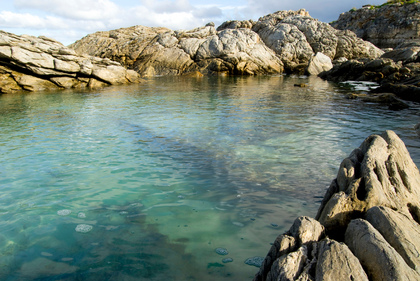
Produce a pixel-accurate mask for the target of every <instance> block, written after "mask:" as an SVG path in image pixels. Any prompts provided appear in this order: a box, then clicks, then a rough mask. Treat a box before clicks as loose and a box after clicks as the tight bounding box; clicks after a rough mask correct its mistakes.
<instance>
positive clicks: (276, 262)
mask: <svg viewBox="0 0 420 281" xmlns="http://www.w3.org/2000/svg"><path fill="white" fill-rule="evenodd" d="M418 237H420V173H419V170H418V168H417V166H416V165H415V164H414V162H413V161H412V159H411V158H410V155H409V153H408V151H407V149H406V147H405V145H404V143H403V142H402V141H401V139H399V137H398V136H397V135H396V134H395V133H394V132H392V131H386V132H384V133H383V134H382V135H380V136H379V135H372V136H370V137H368V138H367V139H366V140H365V141H364V142H363V143H362V144H361V146H360V147H359V148H357V149H355V150H354V151H353V152H352V153H351V154H350V156H349V157H348V158H346V159H344V160H343V162H342V163H341V166H340V169H339V171H338V174H337V178H336V179H334V180H333V181H332V183H331V185H330V187H329V189H328V190H327V192H326V194H325V197H324V199H323V201H322V203H321V206H320V208H319V210H318V214H317V215H316V218H315V219H313V218H310V217H299V218H297V219H296V220H295V222H294V224H293V225H292V227H291V228H290V230H289V231H287V232H286V233H284V234H282V235H279V236H278V237H277V239H276V240H275V241H274V243H273V246H272V247H271V249H270V251H269V252H268V254H267V256H266V257H265V259H264V262H263V264H262V265H261V268H260V271H259V272H258V273H257V274H256V276H255V278H254V280H255V281H262V280H420V258H419V253H420V240H419V239H418Z"/></svg>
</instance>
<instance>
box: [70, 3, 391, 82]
mask: <svg viewBox="0 0 420 281" xmlns="http://www.w3.org/2000/svg"><path fill="white" fill-rule="evenodd" d="M71 47H72V48H74V49H75V50H76V51H77V52H79V53H88V54H90V55H94V56H100V57H103V58H109V59H111V60H115V61H118V62H120V63H121V64H123V65H124V66H126V67H127V68H129V69H134V70H135V71H137V72H138V73H140V74H141V75H142V76H153V75H182V74H185V73H190V72H195V71H199V72H202V73H205V74H208V73H209V74H211V73H225V74H239V75H242V74H246V75H254V74H271V73H282V72H283V71H286V72H304V71H305V70H306V69H307V66H308V62H309V60H310V59H311V58H312V57H313V56H315V54H317V53H318V52H321V53H323V54H325V55H326V56H328V57H329V58H330V59H335V58H338V57H346V58H348V59H352V58H376V57H378V56H380V55H382V54H383V52H382V51H381V50H380V49H378V48H376V47H375V46H374V45H373V44H371V43H369V42H365V41H363V40H362V39H360V38H358V37H357V36H356V35H355V34H354V33H353V32H351V31H339V30H336V29H334V28H332V27H331V26H330V25H328V24H326V23H322V22H319V21H318V20H315V19H313V18H311V17H310V16H309V14H308V12H306V11H305V10H303V9H302V10H299V11H280V12H277V13H274V14H270V15H267V16H265V17H262V18H260V19H259V20H258V21H257V22H254V21H228V22H225V23H223V24H222V25H221V26H219V27H218V28H217V29H215V28H214V26H213V24H208V25H207V26H204V27H199V28H196V29H193V30H189V31H182V30H181V31H172V30H169V29H165V28H148V27H144V26H135V27H130V28H124V29H118V30H113V31H109V32H97V33H94V34H90V35H88V36H86V37H85V38H83V39H81V40H79V41H77V42H75V43H74V44H72V45H71Z"/></svg>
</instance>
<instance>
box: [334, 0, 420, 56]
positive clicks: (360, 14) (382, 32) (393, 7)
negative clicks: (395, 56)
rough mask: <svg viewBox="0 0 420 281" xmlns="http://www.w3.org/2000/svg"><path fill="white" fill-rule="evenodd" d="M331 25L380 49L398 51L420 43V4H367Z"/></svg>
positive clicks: (342, 15)
mask: <svg viewBox="0 0 420 281" xmlns="http://www.w3.org/2000/svg"><path fill="white" fill-rule="evenodd" d="M388 2H390V1H388ZM411 2H413V1H411ZM331 25H332V26H333V27H334V28H337V29H340V30H351V31H353V32H355V33H356V34H357V36H359V37H360V38H362V39H363V40H367V41H370V42H372V43H373V44H375V45H376V46H378V47H380V48H395V47H397V46H398V45H399V44H401V43H407V42H416V41H418V40H419V35H420V34H419V32H418V30H419V28H420V3H418V2H417V1H414V3H408V4H406V3H404V4H402V3H396V4H390V3H386V4H385V5H381V6H371V5H366V6H364V7H363V8H361V9H358V10H356V9H352V10H350V11H348V12H346V13H342V14H341V15H340V17H339V18H338V20H337V21H335V22H333V23H331Z"/></svg>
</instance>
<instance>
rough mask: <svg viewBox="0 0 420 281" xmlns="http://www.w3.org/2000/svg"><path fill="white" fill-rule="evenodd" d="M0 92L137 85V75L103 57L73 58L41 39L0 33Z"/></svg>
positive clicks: (64, 49) (59, 46)
mask: <svg viewBox="0 0 420 281" xmlns="http://www.w3.org/2000/svg"><path fill="white" fill-rule="evenodd" d="M0 38H1V40H0V80H1V82H0V93H10V92H16V91H21V90H25V91H41V90H59V89H67V88H96V87H101V86H106V85H118V84H125V83H133V82H139V81H140V77H139V75H138V74H137V73H136V72H134V71H132V70H127V69H125V68H124V67H122V66H121V65H120V64H119V63H117V62H114V61H111V60H109V59H107V58H98V57H92V56H88V55H77V54H76V52H75V51H74V50H73V49H70V48H67V47H65V46H63V45H62V44H61V43H59V42H57V41H55V40H53V39H49V38H46V37H43V36H40V37H33V36H27V35H23V36H16V35H14V34H11V33H7V32H4V31H0Z"/></svg>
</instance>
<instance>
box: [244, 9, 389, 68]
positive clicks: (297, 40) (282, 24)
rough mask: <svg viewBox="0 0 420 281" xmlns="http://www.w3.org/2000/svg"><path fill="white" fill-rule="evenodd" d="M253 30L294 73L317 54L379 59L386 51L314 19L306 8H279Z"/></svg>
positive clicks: (331, 56) (334, 56)
mask: <svg viewBox="0 0 420 281" xmlns="http://www.w3.org/2000/svg"><path fill="white" fill-rule="evenodd" d="M252 30H254V31H255V32H257V33H258V34H259V35H260V36H261V38H262V40H263V41H264V42H265V44H266V45H267V46H268V47H270V48H271V49H273V50H274V51H275V52H276V53H277V55H278V56H279V57H280V58H281V60H282V61H283V62H284V64H285V66H286V67H287V68H289V69H290V70H291V72H294V70H295V69H296V68H299V66H300V65H302V64H303V66H304V67H306V66H307V64H308V62H309V60H310V59H311V58H312V57H313V56H314V55H315V54H317V53H322V54H324V55H326V56H328V57H329V58H330V59H331V60H334V59H337V58H340V57H345V58H347V59H353V58H376V57H379V56H381V55H382V54H383V51H381V50H379V49H378V48H377V47H375V46H374V45H373V44H371V43H369V42H365V41H363V40H361V39H360V38H358V37H357V36H356V34H354V33H353V32H350V31H340V30H337V29H334V28H332V27H331V26H330V25H329V24H327V23H324V22H320V21H318V20H316V19H313V18H312V17H310V16H309V14H308V13H307V12H306V11H305V10H303V9H302V10H299V11H297V12H294V13H291V12H290V11H289V12H286V11H279V12H277V13H274V14H270V15H267V16H265V17H262V18H260V19H259V20H258V22H257V23H255V25H254V26H253V28H252Z"/></svg>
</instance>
